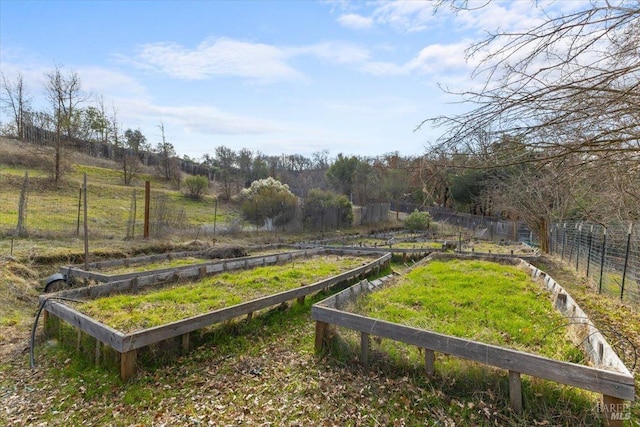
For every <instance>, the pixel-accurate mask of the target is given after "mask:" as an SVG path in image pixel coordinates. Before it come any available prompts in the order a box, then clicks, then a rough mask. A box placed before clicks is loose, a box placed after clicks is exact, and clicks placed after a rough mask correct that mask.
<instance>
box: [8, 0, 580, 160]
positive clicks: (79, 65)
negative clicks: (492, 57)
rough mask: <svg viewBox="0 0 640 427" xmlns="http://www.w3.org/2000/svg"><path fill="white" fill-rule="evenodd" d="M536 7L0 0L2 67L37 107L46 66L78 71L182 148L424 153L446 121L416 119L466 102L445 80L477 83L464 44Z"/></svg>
mask: <svg viewBox="0 0 640 427" xmlns="http://www.w3.org/2000/svg"><path fill="white" fill-rule="evenodd" d="M483 3H484V2H483ZM568 3H573V4H575V3H576V2H571V1H568V2H567V4H568ZM539 16H540V11H539V10H537V9H535V8H534V6H533V4H532V3H531V2H529V1H513V2H493V3H491V4H490V5H489V6H487V7H485V8H482V9H480V10H478V11H476V12H472V13H461V14H457V15H454V14H452V13H451V12H450V11H449V10H447V9H446V8H445V9H442V10H441V11H440V12H439V13H438V14H436V15H434V14H433V10H432V3H431V2H429V1H418V0H412V1H381V2H378V1H357V2H352V1H319V2H316V1H306V0H299V1H257V0H256V1H68V2H62V1H28V0H25V1H16V0H0V70H1V71H2V73H3V75H4V76H5V77H6V78H8V79H12V78H14V77H15V76H16V75H17V73H22V75H23V77H24V81H25V84H26V88H27V91H28V93H29V94H30V95H31V96H32V97H33V100H34V101H33V102H34V105H35V106H36V107H40V108H41V109H47V108H48V106H47V105H46V103H45V96H44V89H43V88H44V82H45V73H47V72H50V71H51V70H52V69H53V68H54V67H55V66H60V67H61V69H62V70H63V72H69V71H75V72H77V73H78V75H79V76H80V79H81V82H82V87H83V89H84V90H85V91H86V92H89V93H92V94H94V95H95V96H94V99H96V98H97V97H98V96H102V98H103V101H104V104H105V106H106V107H107V109H108V110H109V111H111V110H113V109H115V110H116V111H117V117H118V120H119V122H120V123H121V126H122V127H123V128H124V129H126V128H132V129H136V128H139V129H140V130H141V131H142V133H143V134H144V135H145V136H146V137H147V140H148V142H150V143H151V144H152V145H156V144H157V143H158V142H160V130H159V127H158V125H159V124H160V123H161V122H162V123H163V124H164V127H165V135H166V137H167V140H168V141H169V142H171V143H172V144H173V145H174V146H175V148H176V151H177V152H178V154H179V155H180V156H182V155H188V156H189V157H192V158H200V157H201V156H202V155H203V154H205V153H209V154H213V153H214V151H215V147H217V146H221V145H224V146H226V147H229V148H232V149H234V150H240V149H241V148H248V149H250V150H252V151H260V152H261V153H264V154H268V155H278V154H283V153H284V154H302V155H304V156H308V157H310V156H311V154H312V153H314V152H318V151H322V150H328V151H329V153H330V155H331V156H332V157H333V156H335V155H337V154H338V153H343V154H347V155H359V156H360V155H361V156H377V155H382V154H385V153H389V152H396V151H398V152H399V153H400V154H402V155H419V154H422V153H424V152H425V147H427V146H428V144H429V142H431V141H434V140H435V139H436V138H437V137H438V136H439V134H440V133H441V132H442V130H440V129H433V128H431V127H423V128H422V129H420V130H419V131H417V132H416V131H415V128H416V126H417V125H418V124H420V123H421V122H422V121H423V120H425V119H428V118H430V117H433V116H437V115H439V114H444V113H452V112H455V111H462V108H464V107H463V106H461V105H455V104H453V102H455V101H457V99H455V98H452V97H450V96H448V95H446V94H444V93H443V92H442V90H440V89H439V88H438V84H441V85H446V86H449V87H452V88H462V87H468V85H469V84H470V83H471V82H470V81H469V75H470V72H471V71H472V70H473V65H474V64H473V63H472V62H469V63H468V62H466V61H465V55H464V50H465V47H467V46H468V45H469V44H470V43H471V42H472V41H474V40H475V41H477V40H479V39H480V38H481V37H482V36H483V35H484V34H485V32H486V31H489V30H495V29H496V28H497V27H498V26H500V27H502V28H503V29H513V28H517V27H518V26H523V25H525V26H529V25H530V24H531V23H533V22H535V21H536V19H538V17H539ZM92 104H95V103H87V104H86V106H88V105H92ZM2 118H3V120H6V116H2Z"/></svg>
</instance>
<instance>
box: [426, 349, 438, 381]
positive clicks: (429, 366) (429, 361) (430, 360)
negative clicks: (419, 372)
mask: <svg viewBox="0 0 640 427" xmlns="http://www.w3.org/2000/svg"><path fill="white" fill-rule="evenodd" d="M435 362H436V353H435V351H433V350H429V349H428V348H425V349H424V369H425V371H426V372H427V375H428V376H430V377H432V376H433V375H434V374H435V373H436V367H435Z"/></svg>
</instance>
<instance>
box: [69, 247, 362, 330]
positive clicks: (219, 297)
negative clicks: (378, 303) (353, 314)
mask: <svg viewBox="0 0 640 427" xmlns="http://www.w3.org/2000/svg"><path fill="white" fill-rule="evenodd" d="M362 262H363V259H362V258H361V257H348V256H341V257H337V256H319V257H312V258H307V259H297V260H295V261H294V262H290V263H287V264H282V265H275V266H265V267H257V268H253V269H250V270H240V271H237V272H227V273H222V274H218V275H214V276H211V277H208V278H206V279H204V280H201V281H199V282H197V283H191V284H180V285H176V286H172V287H169V288H164V289H161V290H155V291H150V292H145V293H142V294H136V295H129V294H122V295H116V296H111V297H106V298H99V299H96V300H91V301H86V302H83V303H81V304H78V305H77V309H78V310H80V311H81V312H83V313H85V314H87V315H89V316H91V317H93V318H95V319H97V320H99V321H101V322H103V323H105V324H107V325H109V326H111V327H112V328H115V329H118V330H120V331H125V332H130V331H135V330H138V329H145V328H150V327H153V326H158V325H163V324H166V323H170V322H173V321H176V320H181V319H185V318H188V317H191V316H195V315H198V314H203V313H207V312H209V311H213V310H216V309H219V308H223V307H228V306H231V305H234V304H239V303H241V302H244V301H249V300H251V299H255V298H258V297H262V296H266V295H271V294H275V293H278V292H282V291H286V290H289V289H294V288H297V287H300V286H302V285H309V284H312V283H315V282H317V281H319V280H320V279H323V278H328V277H331V276H334V275H336V274H339V273H342V272H344V271H347V270H350V269H353V268H355V267H357V266H360V265H362Z"/></svg>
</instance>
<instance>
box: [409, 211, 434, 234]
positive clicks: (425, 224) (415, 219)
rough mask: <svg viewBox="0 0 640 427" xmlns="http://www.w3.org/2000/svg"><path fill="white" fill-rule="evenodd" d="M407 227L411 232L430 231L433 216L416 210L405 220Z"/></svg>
mask: <svg viewBox="0 0 640 427" xmlns="http://www.w3.org/2000/svg"><path fill="white" fill-rule="evenodd" d="M404 225H405V227H407V229H408V230H411V231H421V230H428V229H429V226H430V225H431V215H429V212H420V211H418V210H417V209H416V210H414V211H413V212H412V213H411V214H410V215H409V216H408V217H407V219H406V220H405V222H404Z"/></svg>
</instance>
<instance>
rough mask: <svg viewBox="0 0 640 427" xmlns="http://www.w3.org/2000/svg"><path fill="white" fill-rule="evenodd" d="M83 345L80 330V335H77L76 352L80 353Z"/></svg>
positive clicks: (79, 330)
mask: <svg viewBox="0 0 640 427" xmlns="http://www.w3.org/2000/svg"><path fill="white" fill-rule="evenodd" d="M81 343H82V329H80V328H78V333H77V335H76V351H77V352H78V353H79V352H80V344H81Z"/></svg>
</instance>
